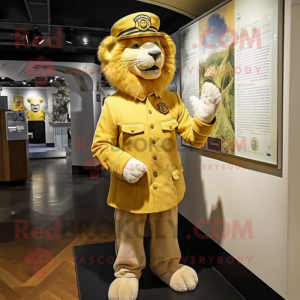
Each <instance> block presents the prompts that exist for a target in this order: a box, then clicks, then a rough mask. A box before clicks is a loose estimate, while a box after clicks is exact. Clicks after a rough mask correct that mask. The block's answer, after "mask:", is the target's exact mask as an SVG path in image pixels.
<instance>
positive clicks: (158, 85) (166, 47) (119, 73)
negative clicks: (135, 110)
mask: <svg viewBox="0 0 300 300" xmlns="http://www.w3.org/2000/svg"><path fill="white" fill-rule="evenodd" d="M147 42H152V43H153V42H156V43H157V42H158V43H159V48H160V49H161V51H162V52H163V54H164V65H163V67H162V68H161V75H160V76H159V77H158V78H157V79H152V80H150V79H144V78H142V77H139V76H137V75H135V74H133V73H131V72H130V70H129V67H128V65H129V64H128V62H126V61H122V59H121V58H122V55H123V52H124V50H125V49H126V48H128V47H130V46H131V45H132V44H134V43H147ZM175 55H176V46H175V44H174V42H173V41H172V39H171V37H170V36H169V35H167V34H165V35H164V36H159V37H158V36H156V37H135V38H127V39H121V40H117V38H115V37H113V36H108V37H107V38H105V39H104V40H103V41H102V42H101V43H100V45H99V48H98V58H99V60H100V62H101V71H102V72H103V74H104V75H105V77H106V79H107V80H108V82H109V83H110V84H111V86H113V87H114V88H116V89H117V90H119V91H121V92H123V93H126V94H127V95H130V96H132V97H133V98H134V99H136V98H138V99H145V98H146V97H147V96H148V95H150V94H152V93H155V94H156V95H161V94H162V93H163V91H164V90H166V89H167V87H168V86H169V84H170V83H171V81H172V79H173V77H174V74H175V70H176V65H175Z"/></svg>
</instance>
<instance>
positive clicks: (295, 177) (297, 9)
mask: <svg viewBox="0 0 300 300" xmlns="http://www.w3.org/2000/svg"><path fill="white" fill-rule="evenodd" d="M292 4H293V6H292V13H291V14H292V17H291V36H292V39H291V50H290V52H288V54H287V55H290V61H291V62H292V63H291V70H290V74H287V76H288V77H287V79H286V80H287V82H290V101H289V112H290V113H289V129H288V130H289V141H288V142H289V149H288V153H287V155H288V158H289V169H288V178H289V182H288V188H289V215H288V228H289V233H288V239H289V244H288V266H289V268H288V278H289V281H288V300H293V299H300V286H299V278H300V260H299V248H300V234H299V229H300V218H299V212H300V185H299V170H300V159H299V149H300V139H299V138H298V136H299V128H300V118H299V112H300V101H299V70H300V59H299V53H300V35H299V28H300V0H293V1H292Z"/></svg>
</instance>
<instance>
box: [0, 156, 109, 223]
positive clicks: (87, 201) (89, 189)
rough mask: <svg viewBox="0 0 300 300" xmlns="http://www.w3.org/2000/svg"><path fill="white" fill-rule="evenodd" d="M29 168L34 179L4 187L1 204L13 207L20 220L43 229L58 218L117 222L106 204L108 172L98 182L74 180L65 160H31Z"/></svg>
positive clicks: (31, 177) (88, 178)
mask: <svg viewBox="0 0 300 300" xmlns="http://www.w3.org/2000/svg"><path fill="white" fill-rule="evenodd" d="M29 164H30V171H31V176H30V178H29V180H27V183H26V184H25V185H21V186H3V185H1V186H0V203H5V206H7V205H8V204H10V205H11V210H12V211H15V212H16V213H17V215H18V217H19V218H22V219H25V220H27V221H28V222H29V223H30V224H32V225H33V226H34V225H36V226H41V227H44V226H48V225H49V224H51V223H53V222H54V221H55V219H58V218H59V219H61V221H64V220H67V221H74V220H82V219H83V220H84V219H87V220H90V221H93V220H99V219H102V218H108V219H110V220H111V221H113V219H114V217H113V209H111V208H110V207H109V206H107V204H106V196H107V193H108V187H109V174H108V173H107V172H103V173H102V174H101V175H100V176H99V178H98V179H91V178H90V177H89V176H72V173H71V165H70V164H68V163H67V160H66V159H65V158H64V159H63V158H62V159H44V160H43V159H39V160H30V161H29ZM0 206H1V205H0Z"/></svg>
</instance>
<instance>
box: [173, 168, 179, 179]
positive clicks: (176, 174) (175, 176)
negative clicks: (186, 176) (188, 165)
mask: <svg viewBox="0 0 300 300" xmlns="http://www.w3.org/2000/svg"><path fill="white" fill-rule="evenodd" d="M172 176H173V178H174V179H175V180H177V179H179V177H180V174H179V171H178V170H173V171H172Z"/></svg>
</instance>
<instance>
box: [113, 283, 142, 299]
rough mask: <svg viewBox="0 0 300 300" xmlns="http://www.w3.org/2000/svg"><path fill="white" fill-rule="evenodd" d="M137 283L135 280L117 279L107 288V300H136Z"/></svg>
mask: <svg viewBox="0 0 300 300" xmlns="http://www.w3.org/2000/svg"><path fill="white" fill-rule="evenodd" d="M138 292H139V281H138V279H136V278H117V279H115V280H114V281H113V283H112V284H111V285H110V287H109V291H108V299H109V300H136V298H137V296H138Z"/></svg>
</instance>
